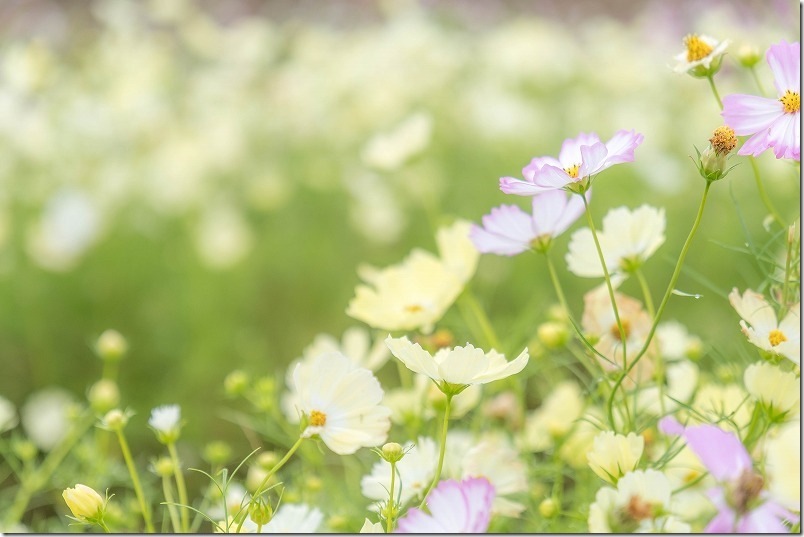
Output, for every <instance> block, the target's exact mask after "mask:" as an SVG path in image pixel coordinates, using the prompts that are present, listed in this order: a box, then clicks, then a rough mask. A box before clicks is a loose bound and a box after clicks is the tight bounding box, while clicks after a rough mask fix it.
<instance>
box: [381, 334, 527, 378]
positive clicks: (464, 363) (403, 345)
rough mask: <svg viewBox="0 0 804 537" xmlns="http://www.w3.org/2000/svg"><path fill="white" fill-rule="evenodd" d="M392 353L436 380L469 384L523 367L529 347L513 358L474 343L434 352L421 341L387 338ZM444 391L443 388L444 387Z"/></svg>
mask: <svg viewBox="0 0 804 537" xmlns="http://www.w3.org/2000/svg"><path fill="white" fill-rule="evenodd" d="M385 343H386V344H387V345H388V348H389V349H391V354H393V355H394V356H396V357H397V358H399V359H400V360H401V361H402V363H403V364H405V366H407V368H408V369H410V370H411V371H413V372H414V373H420V374H422V375H425V376H427V377H430V378H431V379H432V380H433V381H434V382H435V383H436V384H438V385H439V386H442V385H443V384H444V383H447V384H452V385H457V386H467V385H470V384H486V383H488V382H493V381H495V380H500V379H504V378H506V377H510V376H511V375H515V374H517V373H519V372H520V371H522V370H523V369H524V368H525V366H526V365H527V363H528V350H527V349H524V350H523V351H522V352H521V353H520V354H519V356H517V357H516V358H515V359H514V360H512V361H511V362H507V361H506V360H505V356H503V355H502V354H500V353H499V352H497V351H495V350H493V349H492V350H490V351H489V352H483V350H482V349H478V348H475V347H474V346H472V345H471V344H468V343H467V345H466V346H465V347H455V348H453V349H448V348H444V349H441V350H439V351H437V352H436V353H435V355H431V354H430V353H429V352H427V351H426V350H424V349H423V348H422V347H421V345H419V344H418V343H411V342H410V341H409V340H408V338H407V337H401V338H392V337H390V336H389V337H388V338H387V339H386V340H385ZM442 391H443V389H442Z"/></svg>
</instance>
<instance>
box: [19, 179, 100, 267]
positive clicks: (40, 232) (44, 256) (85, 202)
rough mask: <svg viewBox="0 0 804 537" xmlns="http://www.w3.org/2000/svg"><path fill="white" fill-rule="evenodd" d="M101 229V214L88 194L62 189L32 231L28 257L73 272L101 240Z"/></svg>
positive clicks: (28, 238)
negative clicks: (91, 247)
mask: <svg viewBox="0 0 804 537" xmlns="http://www.w3.org/2000/svg"><path fill="white" fill-rule="evenodd" d="M100 226H101V216H100V213H99V211H98V209H97V207H96V206H95V205H94V203H93V201H92V200H91V199H90V198H89V197H88V196H87V195H86V194H85V193H84V192H81V191H80V190H76V189H63V190H60V191H58V192H57V193H56V194H54V195H53V196H52V197H51V198H50V199H49V200H48V202H47V204H46V205H45V208H44V212H43V213H42V215H41V217H40V218H39V221H38V222H36V223H35V224H34V226H33V227H32V228H30V229H29V230H28V237H27V244H26V247H27V251H28V255H30V256H31V257H32V258H33V260H34V261H36V263H38V264H39V265H41V266H42V267H44V268H46V269H49V270H55V271H66V270H70V269H72V268H73V267H74V266H75V265H76V264H77V263H78V261H79V259H80V258H81V256H82V255H83V254H84V253H85V252H86V251H87V249H89V247H90V246H92V244H93V243H94V242H95V240H96V239H97V238H98V235H99V233H100Z"/></svg>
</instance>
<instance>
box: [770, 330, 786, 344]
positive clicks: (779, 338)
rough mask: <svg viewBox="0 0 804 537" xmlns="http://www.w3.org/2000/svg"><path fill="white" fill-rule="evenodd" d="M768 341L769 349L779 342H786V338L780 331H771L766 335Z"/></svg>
mask: <svg viewBox="0 0 804 537" xmlns="http://www.w3.org/2000/svg"><path fill="white" fill-rule="evenodd" d="M768 341H770V344H771V347H775V346H776V345H778V344H780V343H781V342H783V341H787V338H786V337H785V335H784V332H782V331H781V330H771V331H770V334H768Z"/></svg>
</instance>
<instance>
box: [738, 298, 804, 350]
mask: <svg viewBox="0 0 804 537" xmlns="http://www.w3.org/2000/svg"><path fill="white" fill-rule="evenodd" d="M729 302H731V305H732V307H733V308H734V309H735V310H737V314H738V315H739V316H740V317H742V320H741V321H740V326H741V327H742V330H743V334H745V336H746V337H747V338H748V341H749V342H751V343H752V344H754V345H756V346H757V347H759V348H760V349H762V350H764V351H767V352H769V353H771V354H775V355H777V356H784V357H785V358H787V359H788V360H790V361H791V362H793V363H794V364H799V363H800V361H801V356H800V354H801V326H800V320H799V319H800V318H801V303H800V302H799V303H796V304H795V305H794V306H793V307H792V308H790V311H788V312H787V314H786V315H785V316H784V319H782V320H781V321H779V320H777V319H776V313H775V312H774V310H773V307H772V306H771V305H770V304H769V303H768V301H767V300H765V297H764V296H762V295H761V294H759V293H757V292H755V291H752V290H751V289H746V291H745V292H744V293H743V294H742V296H740V293H739V292H738V291H737V289H736V288H735V289H733V290H732V292H731V293H729Z"/></svg>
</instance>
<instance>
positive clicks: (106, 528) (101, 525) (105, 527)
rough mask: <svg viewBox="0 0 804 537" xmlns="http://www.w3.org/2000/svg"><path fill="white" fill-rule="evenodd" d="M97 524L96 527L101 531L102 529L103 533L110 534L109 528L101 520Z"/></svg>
mask: <svg viewBox="0 0 804 537" xmlns="http://www.w3.org/2000/svg"><path fill="white" fill-rule="evenodd" d="M97 524H98V526H100V527H101V529H102V530H103V531H104V532H106V533H112V532H111V531H109V527H108V526H107V525H106V522H104V521H103V519H101V520H98V522H97Z"/></svg>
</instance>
